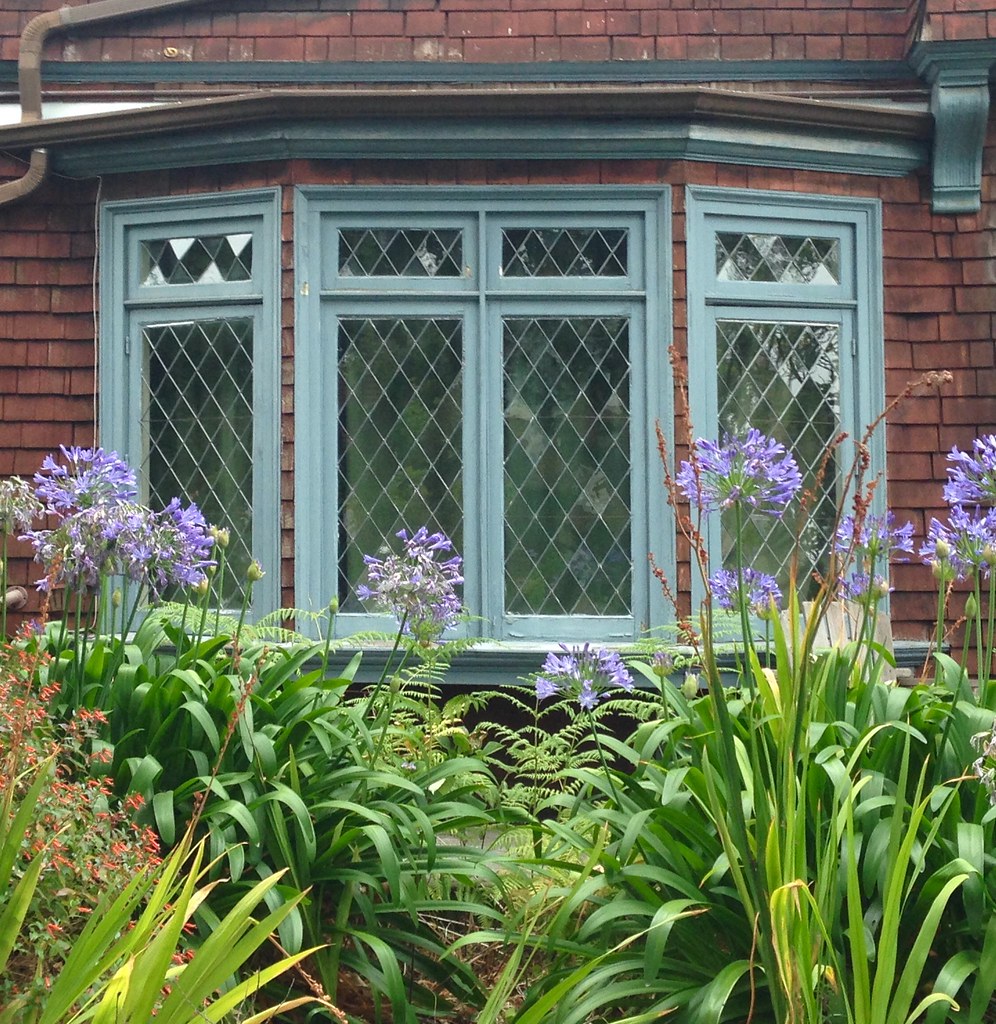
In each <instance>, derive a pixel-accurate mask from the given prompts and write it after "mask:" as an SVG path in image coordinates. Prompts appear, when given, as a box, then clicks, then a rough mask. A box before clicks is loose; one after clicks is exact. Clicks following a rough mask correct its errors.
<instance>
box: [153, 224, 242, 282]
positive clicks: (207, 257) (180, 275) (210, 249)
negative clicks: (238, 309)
mask: <svg viewBox="0 0 996 1024" xmlns="http://www.w3.org/2000/svg"><path fill="white" fill-rule="evenodd" d="M139 275H140V279H141V282H142V284H143V285H177V284H227V283H231V282H233V281H251V280H252V235H251V234H250V233H248V232H246V233H241V234H231V235H202V236H200V237H196V238H160V239H155V240H152V241H145V242H142V243H141V244H140V245H139Z"/></svg>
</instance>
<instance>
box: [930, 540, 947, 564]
mask: <svg viewBox="0 0 996 1024" xmlns="http://www.w3.org/2000/svg"><path fill="white" fill-rule="evenodd" d="M934 554H935V555H937V557H938V558H939V559H940V560H941V561H942V562H943V561H944V560H945V559H948V558H950V557H951V545H950V544H949V543H948V542H947V541H946V540H943V539H942V538H938V539H937V541H935V543H934Z"/></svg>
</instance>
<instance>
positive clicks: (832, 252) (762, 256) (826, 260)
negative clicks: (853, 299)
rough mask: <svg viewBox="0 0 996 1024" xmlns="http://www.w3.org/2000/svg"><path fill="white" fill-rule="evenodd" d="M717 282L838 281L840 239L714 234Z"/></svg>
mask: <svg viewBox="0 0 996 1024" xmlns="http://www.w3.org/2000/svg"><path fill="white" fill-rule="evenodd" d="M716 277H717V279H718V280H720V281H753V282H761V283H768V284H813V285H837V284H840V242H839V241H838V239H836V238H816V237H813V236H812V235H770V234H755V233H753V232H747V233H740V232H723V231H718V232H717V233H716Z"/></svg>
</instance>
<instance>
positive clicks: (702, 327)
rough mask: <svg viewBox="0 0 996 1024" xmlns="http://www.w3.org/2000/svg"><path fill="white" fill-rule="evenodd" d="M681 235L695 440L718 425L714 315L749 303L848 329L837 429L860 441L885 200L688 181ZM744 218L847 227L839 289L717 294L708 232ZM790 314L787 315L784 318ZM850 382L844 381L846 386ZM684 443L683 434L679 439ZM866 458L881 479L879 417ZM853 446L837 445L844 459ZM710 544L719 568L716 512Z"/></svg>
mask: <svg viewBox="0 0 996 1024" xmlns="http://www.w3.org/2000/svg"><path fill="white" fill-rule="evenodd" d="M685 209H686V238H687V254H688V268H687V280H688V292H687V299H688V338H689V344H688V366H689V398H690V405H691V416H692V422H693V423H694V425H695V434H696V437H714V436H715V434H716V429H717V423H716V421H717V396H716V353H715V335H714V329H713V324H714V321H715V318H716V317H717V316H721V315H722V314H723V313H724V311H730V312H731V314H732V315H733V316H734V317H736V316H738V315H743V314H744V313H745V311H747V310H749V311H750V312H751V313H752V314H756V315H757V317H758V318H759V319H765V318H777V316H778V311H779V308H781V309H782V311H784V312H789V311H791V312H792V313H795V314H798V312H799V311H800V310H804V311H805V314H806V316H813V317H814V318H817V319H818V318H820V316H821V315H825V316H826V318H827V320H828V321H837V322H839V323H840V324H841V326H842V331H843V332H844V333H845V334H846V333H847V332H851V333H852V334H853V348H851V347H848V348H847V350H844V349H843V348H842V351H841V353H840V372H841V410H840V411H841V426H842V427H843V429H845V430H847V431H848V432H849V434H850V437H851V439H852V440H853V441H857V440H859V439H862V435H863V433H864V431H865V430H866V428H867V426H868V425H869V424H871V423H873V422H874V421H875V418H876V417H877V416H879V415H880V414H881V412H882V410H883V408H884V405H885V345H884V312H883V277H882V206H881V202H880V201H879V200H877V199H862V198H856V197H855V198H851V197H846V196H819V195H808V194H805V193H796V192H763V191H756V190H753V189H722V188H713V187H709V186H700V185H689V186H686V188H685ZM745 218H754V220H755V222H756V224H757V230H762V231H763V230H765V227H764V225H765V222H766V221H767V222H768V223H769V224H770V223H771V222H778V223H782V224H784V223H785V222H789V223H791V222H793V221H797V222H800V223H803V222H808V223H809V224H813V223H817V224H826V225H832V226H834V227H838V226H846V227H848V228H849V229H850V230H851V232H853V234H852V236H851V237H852V242H853V248H852V250H851V251H850V252H849V253H842V256H843V257H844V259H843V267H842V269H846V270H847V271H848V273H847V280H844V281H842V283H843V285H844V287H843V289H842V290H841V292H840V293H839V294H836V295H827V294H823V295H821V294H819V292H821V291H823V289H811V288H810V287H809V286H797V287H794V288H789V289H786V290H783V291H778V290H776V289H771V293H772V294H773V296H774V301H771V300H770V299H769V296H768V295H767V294H766V293H768V292H769V286H768V285H764V286H761V287H757V286H751V285H745V286H743V288H742V289H739V290H737V291H736V292H734V293H732V294H731V293H729V292H728V291H724V287H723V286H722V285H720V284H719V283H718V282H717V281H716V267H715V250H714V247H713V235H714V232H715V231H716V230H723V229H724V228H726V227H727V225H728V223H729V222H730V220H734V221H735V222H736V225H737V227H736V229H737V230H742V222H743V221H744V219H745ZM789 318H790V319H792V318H793V317H791V316H790V317H789ZM849 385H850V386H849ZM682 440H684V439H682ZM865 440H866V441H867V444H868V449H869V454H870V456H871V469H870V470H869V472H868V474H867V475H866V478H865V481H866V483H867V482H868V481H869V480H871V479H872V478H873V477H874V476H875V475H876V474H882V476H883V478H885V465H886V443H885V442H886V438H885V426H884V424H882V423H880V424H879V426H878V428H877V429H876V430H875V431H874V433H873V434H872V435H871V436H870V437H867V438H865ZM851 454H852V449H850V448H845V449H844V461H845V462H847V461H848V460H849V459H850V456H851ZM872 511H873V512H875V513H877V514H881V513H883V512H884V511H885V488H884V487H880V488H877V490H876V493H875V495H874V498H873V508H872ZM705 527H706V530H707V533H708V537H707V542H708V548H709V552H710V554H711V556H712V560H713V564H712V565H711V566H710V571H714V570H716V569H718V568H720V562H719V558H718V557H717V552H718V551H719V539H720V531H719V522H718V517H716V516H712V517H707V521H706V524H705ZM703 597H704V583H703V581H702V580H701V579H699V578H698V576H697V574H695V572H694V567H693V579H692V601H693V608H697V607H698V605H699V603H700V602H701V601H702V599H703Z"/></svg>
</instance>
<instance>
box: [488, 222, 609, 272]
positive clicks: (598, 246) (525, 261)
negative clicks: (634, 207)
mask: <svg viewBox="0 0 996 1024" xmlns="http://www.w3.org/2000/svg"><path fill="white" fill-rule="evenodd" d="M501 239H502V243H501V273H502V275H503V276H504V277H625V276H626V274H627V273H628V269H629V267H628V255H627V246H628V242H629V232H628V231H627V230H626V229H625V228H505V229H503V231H502V233H501Z"/></svg>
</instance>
